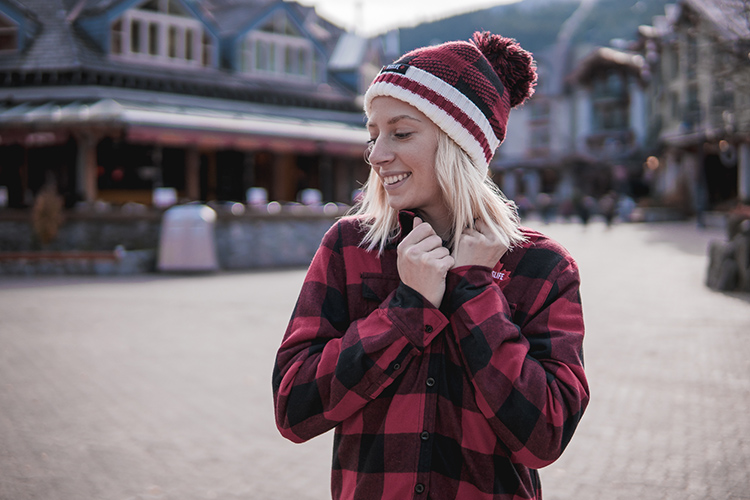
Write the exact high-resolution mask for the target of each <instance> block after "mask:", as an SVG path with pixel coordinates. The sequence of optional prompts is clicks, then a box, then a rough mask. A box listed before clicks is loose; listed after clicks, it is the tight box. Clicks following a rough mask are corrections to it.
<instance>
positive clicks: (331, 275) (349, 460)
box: [273, 32, 589, 500]
mask: <svg viewBox="0 0 750 500" xmlns="http://www.w3.org/2000/svg"><path fill="white" fill-rule="evenodd" d="M535 82H536V70H535V65H534V62H533V59H532V57H531V54H529V53H528V52H526V51H525V50H523V49H522V48H521V47H520V46H519V45H518V44H517V43H516V42H515V41H514V40H512V39H508V38H503V37H501V36H498V35H493V34H490V33H486V32H485V33H476V34H475V35H474V37H473V39H472V41H471V42H463V41H456V42H448V43H445V44H442V45H437V46H432V47H423V48H420V49H416V50H414V51H412V52H410V53H407V54H405V55H404V56H402V57H401V58H400V59H399V60H397V61H396V62H395V63H393V64H390V65H388V66H386V67H384V68H383V69H382V70H381V72H380V73H379V74H378V75H377V77H375V79H374V81H373V82H372V84H371V85H370V87H369V89H368V90H367V92H366V94H365V98H364V107H365V113H366V115H367V120H368V121H367V129H368V130H369V133H370V137H371V139H370V141H369V148H368V152H367V161H368V163H369V164H370V165H371V167H372V168H371V171H370V176H369V179H368V181H367V183H366V185H365V186H364V190H363V194H362V197H361V200H360V202H359V204H358V205H356V206H355V207H354V208H353V212H352V214H350V215H348V216H346V217H343V218H341V219H340V220H338V221H337V222H336V223H335V224H334V225H333V226H332V227H331V229H330V230H329V231H328V232H327V233H326V235H325V236H324V238H323V241H322V243H321V245H320V247H319V249H318V251H317V253H316V255H315V257H314V258H313V261H312V263H311V265H310V268H309V270H308V272H307V275H306V277H305V280H304V283H303V285H302V288H301V291H300V294H299V298H298V300H297V304H296V306H295V308H294V311H293V313H292V317H291V320H290V322H289V326H288V328H287V330H286V333H285V335H284V338H283V340H282V342H281V346H280V347H279V350H278V352H277V355H276V363H275V366H274V372H273V396H274V405H275V414H276V423H277V427H278V429H279V431H280V432H281V434H282V435H283V436H285V437H286V438H288V439H290V440H291V441H294V442H303V441H306V440H308V439H311V438H313V437H315V436H318V435H320V434H323V433H325V432H326V431H328V430H330V429H335V434H334V438H333V443H334V444H333V462H332V471H331V493H332V496H333V498H334V499H368V500H372V499H399V500H400V499H406V498H414V499H431V500H442V499H471V500H476V499H501V498H502V499H528V498H534V499H540V498H541V497H542V493H541V485H540V480H539V474H538V472H537V469H539V468H542V467H544V466H546V465H548V464H550V463H552V462H553V461H555V460H556V459H557V458H558V457H559V456H560V454H561V453H562V452H563V450H564V449H565V447H566V445H567V444H568V442H569V441H570V439H571V437H572V435H573V433H574V431H575V429H576V427H577V425H578V422H579V420H580V419H581V416H582V415H583V413H584V410H585V408H586V406H587V403H588V400H589V389H588V384H587V381H586V376H585V373H584V368H583V350H582V344H583V337H584V322H583V314H582V308H581V301H580V295H579V273H578V268H577V265H576V263H575V261H574V260H573V258H572V257H571V256H570V255H569V253H568V252H567V251H566V250H565V249H564V248H563V247H562V246H561V245H559V244H558V243H556V242H555V241H553V240H551V239H550V238H548V237H546V236H545V235H543V234H541V233H539V232H536V231H533V230H531V229H528V228H524V227H521V226H520V222H519V219H518V216H517V213H516V211H515V208H514V204H513V203H512V202H511V201H509V200H507V199H506V198H505V197H504V196H503V195H502V193H501V192H500V191H499V190H498V189H497V187H496V186H495V184H494V183H493V182H492V180H491V179H490V177H489V163H490V160H491V159H492V157H493V155H494V152H495V149H496V148H497V147H498V146H499V144H500V143H501V142H502V141H503V139H504V138H505V133H506V126H507V123H508V115H509V112H510V109H511V108H512V107H515V106H517V105H519V104H521V103H523V102H524V101H525V100H526V99H527V98H528V97H530V96H531V94H532V93H533V89H534V85H535Z"/></svg>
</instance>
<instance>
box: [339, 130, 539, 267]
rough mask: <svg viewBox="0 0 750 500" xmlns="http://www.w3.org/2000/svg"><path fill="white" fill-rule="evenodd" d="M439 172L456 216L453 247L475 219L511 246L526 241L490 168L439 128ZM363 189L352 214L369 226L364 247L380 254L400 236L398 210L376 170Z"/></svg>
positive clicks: (510, 202) (511, 203)
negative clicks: (476, 161) (488, 169)
mask: <svg viewBox="0 0 750 500" xmlns="http://www.w3.org/2000/svg"><path fill="white" fill-rule="evenodd" d="M435 173H436V176H437V179H438V184H439V186H440V190H441V192H442V194H443V198H444V200H445V204H446V206H447V208H448V210H449V212H450V214H451V217H452V219H453V229H452V231H451V235H450V239H449V244H450V246H451V248H457V247H458V242H459V240H460V238H461V233H462V232H463V229H464V228H466V227H471V228H473V227H474V222H475V221H476V220H482V221H484V222H485V224H486V225H487V227H488V228H489V230H490V231H492V232H493V233H494V234H495V235H496V236H497V237H498V238H500V240H501V241H502V242H503V243H504V244H505V245H506V246H507V247H508V248H512V247H513V246H515V245H518V244H520V243H523V242H524V241H525V238H524V236H523V235H522V233H521V230H520V228H519V224H520V221H519V219H518V214H517V212H516V206H515V203H513V202H512V201H510V200H508V199H507V198H506V197H505V195H504V194H503V193H502V192H501V191H500V189H499V188H498V187H497V185H495V183H494V182H493V181H492V179H491V178H490V176H489V175H488V171H486V170H485V171H482V169H480V168H478V167H477V166H476V165H475V164H474V163H473V162H472V161H471V159H470V158H469V155H468V154H467V153H466V152H465V151H464V150H463V149H461V148H460V147H459V146H458V144H456V142H455V141H453V139H451V138H450V137H448V135H446V134H445V132H443V131H442V130H440V129H438V144H437V154H436V158H435ZM362 191H363V194H362V198H361V199H360V201H359V202H358V203H357V204H356V205H355V206H354V207H353V208H352V210H351V211H350V215H352V216H355V217H357V218H359V219H360V221H361V224H362V225H363V227H364V228H365V229H366V233H365V235H364V237H363V238H362V242H361V246H363V247H366V248H367V250H374V249H376V248H377V249H378V253H382V251H383V249H384V248H385V246H386V244H387V243H388V241H391V240H393V239H394V238H396V237H398V234H399V231H400V227H399V224H398V211H396V210H394V209H393V208H391V207H390V206H389V205H388V197H387V195H386V192H385V189H383V185H382V181H381V180H380V178H379V177H378V175H377V174H376V173H375V171H374V170H372V169H371V170H370V176H369V178H368V179H367V182H366V183H365V184H364V186H363V188H362Z"/></svg>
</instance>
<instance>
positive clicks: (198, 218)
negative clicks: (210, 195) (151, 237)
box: [157, 204, 219, 271]
mask: <svg viewBox="0 0 750 500" xmlns="http://www.w3.org/2000/svg"><path fill="white" fill-rule="evenodd" d="M215 225H216V212H215V211H214V210H213V209H212V208H211V207H208V206H206V205H200V204H195V205H178V206H174V207H172V208H170V209H168V210H166V211H165V212H164V216H163V217H162V223H161V232H160V234H159V259H158V262H157V269H158V270H159V271H216V270H218V269H219V263H218V261H217V259H216V241H215Z"/></svg>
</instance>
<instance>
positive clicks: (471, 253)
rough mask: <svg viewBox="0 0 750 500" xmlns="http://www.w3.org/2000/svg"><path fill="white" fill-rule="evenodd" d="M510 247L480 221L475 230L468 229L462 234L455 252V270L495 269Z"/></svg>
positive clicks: (475, 225) (476, 223) (477, 222)
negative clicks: (466, 268)
mask: <svg viewBox="0 0 750 500" xmlns="http://www.w3.org/2000/svg"><path fill="white" fill-rule="evenodd" d="M507 251H508V247H507V246H506V245H505V244H504V243H503V242H502V241H501V240H500V238H499V237H497V236H496V235H495V234H493V233H492V232H491V231H489V230H488V228H487V225H486V224H485V223H484V222H482V221H481V220H478V221H476V222H475V223H474V229H472V228H468V227H467V228H466V229H464V231H463V233H462V234H461V238H460V240H459V242H458V247H457V249H456V250H454V252H453V259H454V264H453V268H456V267H461V266H485V267H490V268H492V267H495V264H497V262H498V261H499V260H500V259H501V258H502V256H503V255H505V252H507Z"/></svg>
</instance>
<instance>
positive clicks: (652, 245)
mask: <svg viewBox="0 0 750 500" xmlns="http://www.w3.org/2000/svg"><path fill="white" fill-rule="evenodd" d="M536 226H537V227H538V228H540V229H541V230H543V231H545V232H547V233H548V234H550V235H551V236H553V237H555V238H557V239H558V240H559V241H560V242H561V243H563V244H564V245H565V246H566V247H568V248H569V249H570V250H571V252H572V253H573V255H574V256H575V257H576V258H577V260H578V262H579V264H580V266H581V273H582V279H583V285H582V295H583V301H584V302H583V303H584V314H585V319H586V326H587V337H586V341H585V352H586V366H587V370H588V376H589V379H590V384H591V390H592V399H591V404H590V406H589V409H588V412H587V413H586V415H585V416H584V418H583V420H582V422H581V425H580V427H579V430H578V433H577V434H576V436H575V437H574V438H573V441H572V442H571V444H570V446H569V448H568V450H567V451H566V452H565V454H564V455H563V457H562V458H561V459H560V460H559V461H558V462H557V463H555V464H553V465H552V466H550V467H548V468H546V469H544V470H542V472H541V476H542V484H543V488H544V496H545V499H546V500H617V499H623V500H624V499H628V500H635V499H637V500H651V499H653V500H704V499H717V500H727V499H750V296H748V295H747V294H745V295H742V294H723V293H717V292H713V291H711V290H709V289H707V288H706V287H705V286H704V285H703V281H704V278H705V271H706V264H707V261H706V244H707V242H708V241H709V239H711V238H723V231H721V230H718V229H715V228H714V229H702V230H699V229H697V228H696V227H695V225H694V224H690V223H662V224H652V225H645V224H644V225H617V226H615V227H613V228H611V229H607V228H606V227H605V226H604V225H603V224H600V223H593V224H590V225H589V226H588V227H585V228H584V227H583V226H581V225H579V224H573V223H570V224H554V225H550V226H542V225H541V223H539V224H536ZM303 277H304V270H299V269H297V270H280V271H260V272H247V273H219V274H214V275H197V276H163V275H144V276H136V277H123V278H93V277H49V278H39V277H37V278H8V277H0V500H32V499H34V500H36V499H40V500H135V499H137V500H167V499H169V500H172V499H174V500H203V499H217V500H239V499H242V500H267V499H281V500H287V499H289V500H307V499H309V500H325V499H326V498H330V495H329V493H328V491H329V490H328V476H329V467H330V453H331V438H332V435H331V434H330V433H329V434H327V435H324V436H321V437H318V438H316V439H313V440H312V441H310V442H308V443H304V444H301V445H295V444H292V443H289V442H287V441H285V440H284V439H282V438H281V437H280V436H279V435H278V433H277V431H276V428H275V425H274V421H273V410H272V401H271V382H270V378H271V370H272V366H273V358H274V354H275V351H276V348H277V347H278V344H279V342H280V340H281V336H282V334H283V331H284V328H285V326H286V322H287V320H288V318H289V315H290V312H291V310H292V307H293V305H294V301H295V299H296V295H297V292H298V290H299V287H300V285H301V282H302V279H303Z"/></svg>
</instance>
